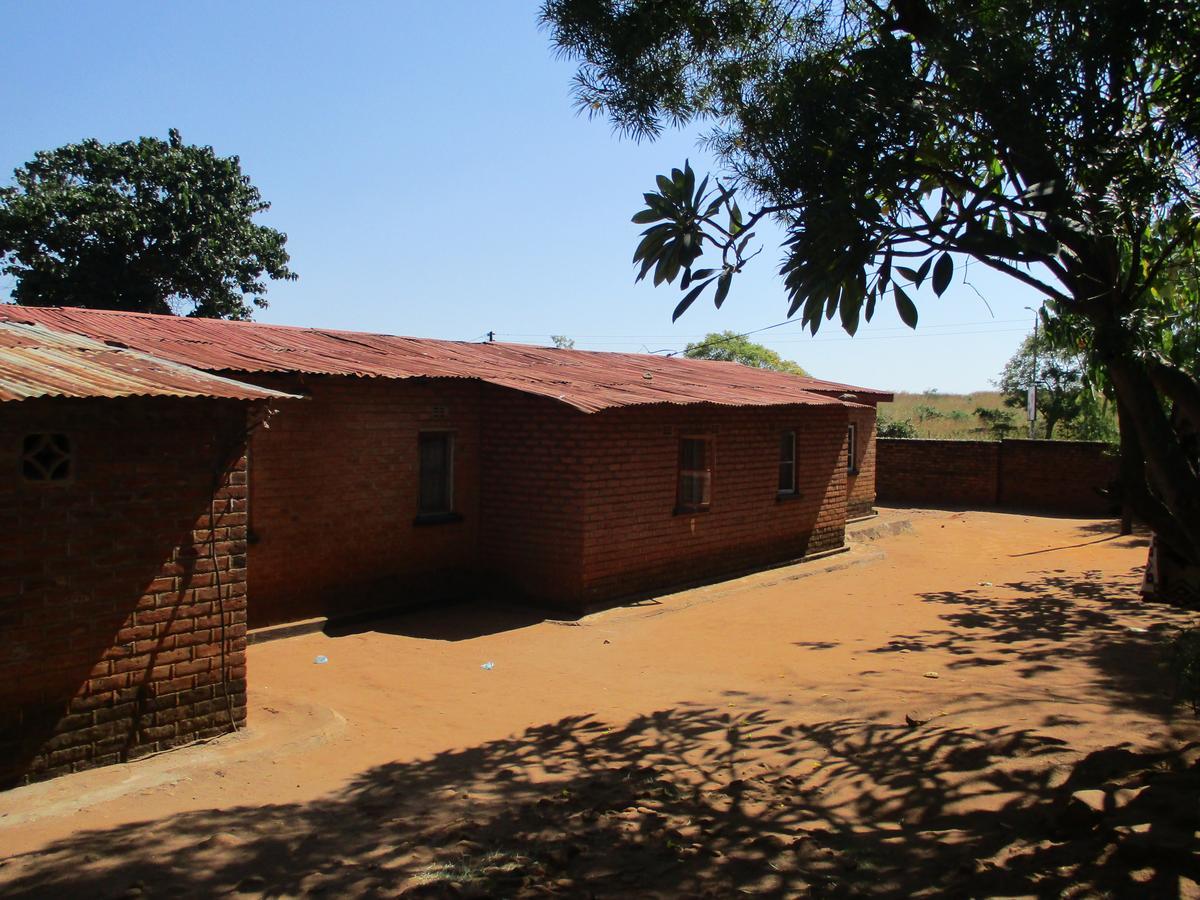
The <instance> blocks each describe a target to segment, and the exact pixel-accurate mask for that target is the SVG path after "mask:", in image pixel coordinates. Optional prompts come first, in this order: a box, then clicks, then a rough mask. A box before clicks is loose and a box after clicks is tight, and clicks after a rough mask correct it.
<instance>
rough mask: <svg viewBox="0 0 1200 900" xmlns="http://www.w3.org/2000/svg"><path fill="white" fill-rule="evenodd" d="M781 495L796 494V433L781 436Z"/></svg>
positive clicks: (791, 432) (786, 433) (788, 432)
mask: <svg viewBox="0 0 1200 900" xmlns="http://www.w3.org/2000/svg"><path fill="white" fill-rule="evenodd" d="M779 493H781V494H794V493H796V432H794V431H785V432H784V433H783V434H781V435H780V436H779Z"/></svg>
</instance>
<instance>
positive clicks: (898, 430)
mask: <svg viewBox="0 0 1200 900" xmlns="http://www.w3.org/2000/svg"><path fill="white" fill-rule="evenodd" d="M875 434H877V435H878V436H879V437H886V438H915V437H916V436H917V429H916V428H914V427H913V423H912V422H910V421H909V420H908V419H893V418H891V417H890V416H888V415H886V414H885V413H879V415H878V417H877V418H876V419H875Z"/></svg>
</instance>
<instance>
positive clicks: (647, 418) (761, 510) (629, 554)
mask: <svg viewBox="0 0 1200 900" xmlns="http://www.w3.org/2000/svg"><path fill="white" fill-rule="evenodd" d="M846 425H847V416H846V411H845V409H844V408H840V407H838V408H832V409H830V408H814V407H799V406H797V407H759V408H732V407H721V406H700V407H677V406H657V407H649V408H647V407H640V408H636V407H635V408H628V409H621V410H611V411H607V412H602V413H598V414H595V415H593V416H590V417H588V418H587V419H586V420H585V422H584V426H583V428H582V431H581V434H582V435H583V437H584V447H585V456H584V464H583V466H582V468H581V470H580V475H581V477H582V479H583V482H584V485H585V496H584V516H585V520H586V523H587V528H586V531H585V534H584V544H583V573H584V574H583V595H584V598H585V600H586V601H587V602H596V601H600V600H605V599H611V598H615V597H620V596H624V595H630V594H636V593H641V592H643V591H647V590H651V589H654V588H659V587H665V586H671V585H679V584H683V583H687V582H690V581H698V580H703V579H707V578H712V577H716V576H718V575H722V574H727V573H730V572H736V571H741V570H746V569H752V568H754V567H757V566H762V565H765V564H769V563H773V562H782V561H785V560H789V559H796V558H799V557H802V556H804V555H805V554H807V553H814V552H817V551H820V550H826V549H831V548H834V547H840V546H841V545H842V543H843V540H844V535H845V520H846ZM785 430H792V431H795V432H796V443H797V471H798V487H799V496H798V498H795V499H787V500H780V499H778V496H777V490H776V489H777V487H778V472H779V470H778V465H779V438H780V434H781V432H783V431H785ZM698 434H708V435H711V437H712V448H713V453H714V460H713V466H712V505H711V508H710V509H709V510H708V511H707V512H701V513H695V514H678V515H677V514H676V513H675V504H676V481H677V473H678V459H679V439H680V437H682V436H688V435H698Z"/></svg>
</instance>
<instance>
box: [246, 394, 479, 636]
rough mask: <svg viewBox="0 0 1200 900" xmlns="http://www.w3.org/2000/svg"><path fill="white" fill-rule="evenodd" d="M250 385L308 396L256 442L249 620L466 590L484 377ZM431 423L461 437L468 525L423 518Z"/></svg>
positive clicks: (458, 457) (457, 467)
mask: <svg viewBox="0 0 1200 900" xmlns="http://www.w3.org/2000/svg"><path fill="white" fill-rule="evenodd" d="M242 377H243V379H244V380H250V379H249V377H247V376H242ZM253 380H255V381H256V382H257V383H259V384H263V385H266V386H270V387H277V388H279V389H280V390H285V391H290V392H293V393H303V394H307V395H308V399H305V400H297V401H291V402H289V403H288V404H286V405H285V407H283V408H282V411H281V412H280V413H279V414H278V415H276V416H274V417H273V418H272V419H271V420H270V423H269V424H270V427H269V428H268V429H265V430H263V429H260V430H259V431H258V432H257V433H256V434H255V436H254V440H253V443H252V446H251V451H250V457H251V466H252V469H253V472H254V477H253V479H252V484H251V490H250V530H251V543H250V554H249V556H250V597H251V604H250V624H251V626H252V627H258V626H261V625H268V624H273V623H276V622H287V621H295V620H298V619H304V618H308V617H312V616H320V615H329V616H338V615H345V614H348V613H353V612H358V611H362V610H369V609H375V608H381V607H393V606H403V605H405V604H408V603H412V602H417V601H423V600H427V599H429V598H430V597H436V596H438V595H439V594H445V593H453V592H457V591H461V590H463V589H464V588H465V586H466V585H467V584H468V583H469V576H470V574H471V573H472V571H473V570H474V567H475V563H476V544H477V536H478V531H479V393H480V385H479V383H478V382H473V381H466V380H463V379H408V380H405V381H394V380H386V379H368V378H349V377H331V376H308V377H302V376H259V377H254V379H253ZM423 430H429V431H450V432H452V433H453V434H454V501H455V508H456V511H457V512H458V513H460V514H461V516H462V518H461V520H459V521H455V522H444V523H439V524H434V525H422V526H419V527H415V526H414V520H415V518H416V516H417V502H418V501H417V496H418V483H419V479H418V468H419V466H418V456H417V452H418V436H419V434H420V432H421V431H423Z"/></svg>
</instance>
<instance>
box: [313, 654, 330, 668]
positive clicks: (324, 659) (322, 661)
mask: <svg viewBox="0 0 1200 900" xmlns="http://www.w3.org/2000/svg"><path fill="white" fill-rule="evenodd" d="M313 662H314V663H315V664H316V665H318V666H323V665H325V663H327V662H329V657H328V656H318V657H317V658H316V659H314V660H313Z"/></svg>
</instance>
